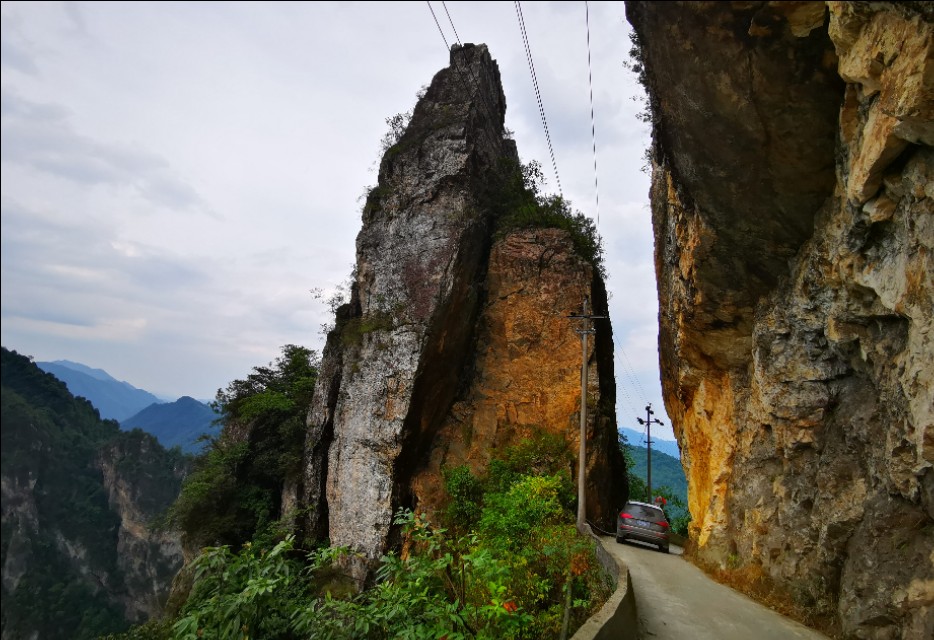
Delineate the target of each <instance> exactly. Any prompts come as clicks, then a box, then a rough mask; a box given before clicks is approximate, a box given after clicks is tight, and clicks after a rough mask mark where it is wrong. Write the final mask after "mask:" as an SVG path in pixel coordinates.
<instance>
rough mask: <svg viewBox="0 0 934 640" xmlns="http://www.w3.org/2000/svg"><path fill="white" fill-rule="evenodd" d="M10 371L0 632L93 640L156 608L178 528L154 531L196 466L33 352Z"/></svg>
mask: <svg viewBox="0 0 934 640" xmlns="http://www.w3.org/2000/svg"><path fill="white" fill-rule="evenodd" d="M0 368H2V403H0V405H2V406H0V408H2V411H0V413H2V416H0V419H2V424H3V429H2V432H0V435H2V443H0V445H2V446H0V457H2V459H3V465H2V473H0V489H2V496H0V515H2V529H3V537H2V538H3V544H2V557H0V564H2V631H0V636H2V638H4V639H6V638H66V637H67V638H85V637H97V636H99V635H105V634H109V633H116V632H118V631H121V630H122V629H125V628H126V627H127V625H128V624H129V623H131V622H143V621H145V620H146V619H148V618H151V617H154V616H158V615H159V614H160V613H161V611H162V605H163V603H164V602H165V599H166V597H167V595H168V591H169V586H170V583H171V581H172V577H173V576H174V574H175V572H176V571H178V569H179V567H180V566H181V561H182V558H181V550H180V545H179V541H178V536H173V535H172V534H164V533H154V532H150V531H148V530H147V525H148V523H149V522H150V521H151V520H152V519H153V518H154V517H155V516H157V515H158V514H160V513H161V512H162V511H163V510H164V509H166V508H167V507H168V506H169V504H171V502H172V501H173V500H174V499H175V497H176V496H177V495H178V491H179V488H180V485H181V476H182V475H183V474H184V472H185V470H186V468H185V467H186V466H187V463H186V462H185V460H184V459H183V458H182V457H181V456H180V455H179V454H177V453H175V452H170V451H166V450H165V449H163V448H162V447H161V446H160V445H159V443H158V442H157V441H156V439H155V438H154V437H153V436H151V435H149V434H145V433H143V432H141V431H132V432H121V431H120V429H119V426H118V425H117V423H116V422H115V421H112V420H107V421H102V420H101V419H100V416H99V414H98V413H97V411H96V410H95V409H94V408H93V407H92V406H91V404H90V403H89V402H87V401H86V400H84V399H83V398H75V397H73V396H72V395H71V394H70V393H68V390H67V388H66V387H65V385H64V384H63V383H62V382H60V381H59V380H57V379H56V378H54V377H53V376H52V375H51V374H47V373H43V372H42V371H41V370H39V368H38V367H36V366H35V365H34V364H33V363H32V362H30V361H29V360H28V359H27V358H26V357H24V356H21V355H19V354H17V353H15V352H10V351H8V350H6V349H2V350H0Z"/></svg>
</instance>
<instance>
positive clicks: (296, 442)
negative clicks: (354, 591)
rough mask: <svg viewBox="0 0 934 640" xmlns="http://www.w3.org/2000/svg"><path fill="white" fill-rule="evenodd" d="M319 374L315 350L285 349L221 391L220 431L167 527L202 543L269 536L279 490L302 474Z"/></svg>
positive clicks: (277, 512)
mask: <svg viewBox="0 0 934 640" xmlns="http://www.w3.org/2000/svg"><path fill="white" fill-rule="evenodd" d="M317 375H318V369H317V356H316V354H315V352H313V351H310V350H308V349H306V348H304V347H299V346H296V345H292V344H290V345H286V346H284V347H282V355H281V356H279V358H277V359H276V361H275V362H273V363H270V364H269V366H264V367H254V368H253V372H252V373H251V374H250V375H248V376H247V377H246V379H244V380H234V381H233V382H231V383H230V384H229V385H228V386H227V389H219V390H218V391H217V398H216V400H215V402H214V404H213V406H214V408H215V410H216V411H217V412H218V413H219V414H220V416H221V417H220V420H221V422H222V423H223V425H224V428H223V431H222V432H221V434H220V436H218V437H217V438H215V439H213V440H211V441H210V443H209V446H208V447H207V449H206V451H205V453H204V454H202V455H201V456H200V457H198V458H197V459H196V461H195V470H194V472H193V473H192V474H191V475H190V476H189V477H188V479H187V480H186V481H185V484H184V485H183V487H182V492H181V495H179V498H178V501H177V502H176V503H175V504H174V505H173V506H172V508H171V509H170V510H169V514H168V518H167V523H166V524H167V525H169V526H177V527H179V528H181V529H182V530H183V531H184V532H185V533H186V534H187V535H188V536H189V537H190V539H192V540H195V541H198V542H199V543H201V544H215V545H216V544H231V545H237V546H239V545H241V544H243V543H244V542H247V541H249V540H253V539H254V538H255V537H256V536H257V535H259V536H260V537H262V536H273V537H274V536H275V530H276V526H277V521H278V519H279V518H281V517H282V515H283V514H282V513H281V507H282V505H281V495H282V488H283V486H284V484H285V482H287V481H288V480H290V479H294V478H295V477H296V475H297V474H298V473H299V466H300V464H301V456H302V448H303V446H304V442H305V414H306V413H307V411H308V406H309V405H310V404H311V397H312V393H313V392H314V384H315V380H316V379H317Z"/></svg>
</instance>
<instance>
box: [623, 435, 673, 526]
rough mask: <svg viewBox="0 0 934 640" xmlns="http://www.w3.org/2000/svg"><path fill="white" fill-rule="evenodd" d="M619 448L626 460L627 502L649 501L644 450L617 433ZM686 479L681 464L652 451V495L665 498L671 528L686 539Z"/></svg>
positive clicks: (665, 508)
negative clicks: (628, 500)
mask: <svg viewBox="0 0 934 640" xmlns="http://www.w3.org/2000/svg"><path fill="white" fill-rule="evenodd" d="M619 437H620V448H621V449H622V450H623V456H624V457H625V458H626V472H627V473H628V474H629V499H630V500H637V501H639V502H649V500H650V497H649V495H648V487H647V486H646V469H647V468H648V467H647V464H648V460H647V456H646V449H645V447H639V446H636V445H633V444H629V442H628V440H627V439H626V436H625V435H623V434H622V433H620V436H619ZM687 492H688V484H687V479H686V478H685V477H684V468H683V467H682V466H681V461H680V460H677V459H676V458H673V457H671V456H670V455H668V454H667V453H662V452H661V451H656V450H655V449H653V450H652V494H653V496H654V497H658V496H661V497H662V498H664V504H663V505H662V508H663V509H664V511H665V515H666V516H667V517H668V522H670V523H671V529H672V531H674V532H675V533H677V534H680V535H682V536H687V534H688V525H689V524H690V522H691V514H690V513H689V512H688V509H687Z"/></svg>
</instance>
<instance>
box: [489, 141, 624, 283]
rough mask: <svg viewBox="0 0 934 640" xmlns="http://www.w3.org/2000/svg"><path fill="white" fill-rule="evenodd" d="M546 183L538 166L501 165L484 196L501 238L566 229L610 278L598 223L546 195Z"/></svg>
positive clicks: (577, 247) (577, 246)
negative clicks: (517, 232) (512, 233)
mask: <svg viewBox="0 0 934 640" xmlns="http://www.w3.org/2000/svg"><path fill="white" fill-rule="evenodd" d="M544 183H545V175H544V173H543V172H542V167H541V164H539V163H538V162H536V161H534V160H533V161H532V162H530V163H528V164H518V165H517V164H516V162H515V161H513V160H508V159H504V160H501V161H500V165H499V167H497V168H496V170H495V171H493V172H492V175H491V176H490V177H489V179H488V181H487V187H486V193H485V195H484V200H485V204H486V205H487V206H488V207H490V209H492V211H493V213H494V217H495V220H496V232H497V236H499V237H503V236H505V235H506V234H507V233H509V232H510V231H513V230H516V229H562V230H564V231H567V232H568V233H569V234H570V236H571V239H572V241H573V242H574V249H575V250H576V251H577V253H578V255H579V256H580V257H581V258H583V259H584V260H586V261H587V262H588V263H589V264H590V265H591V266H593V268H594V269H596V270H597V271H598V272H599V273H600V275H601V276H603V277H606V267H605V264H604V260H603V246H602V243H601V239H600V235H599V234H598V233H597V227H596V225H595V224H594V221H593V220H591V219H590V218H588V217H587V216H585V215H584V214H583V213H581V212H579V211H574V210H573V209H572V208H571V203H570V202H568V201H567V200H565V199H564V198H562V197H561V196H557V195H545V194H543V193H542V187H543V185H544Z"/></svg>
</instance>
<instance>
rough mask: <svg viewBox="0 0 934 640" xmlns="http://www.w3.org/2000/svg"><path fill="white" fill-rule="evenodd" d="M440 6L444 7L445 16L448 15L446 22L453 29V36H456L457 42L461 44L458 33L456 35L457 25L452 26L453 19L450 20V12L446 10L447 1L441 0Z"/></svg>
mask: <svg viewBox="0 0 934 640" xmlns="http://www.w3.org/2000/svg"><path fill="white" fill-rule="evenodd" d="M441 6H442V7H444V12H445V13H446V14H447V16H448V22H450V23H451V29H452V30H453V31H454V37H455V38H457V44H461V45H462V44H463V43H462V42H461V37H460V36H459V35H457V27H455V26H454V21H453V20H451V14H450V13H449V12H448V3H447V2H444V0H442V2H441Z"/></svg>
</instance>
